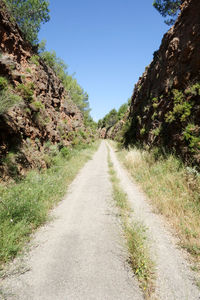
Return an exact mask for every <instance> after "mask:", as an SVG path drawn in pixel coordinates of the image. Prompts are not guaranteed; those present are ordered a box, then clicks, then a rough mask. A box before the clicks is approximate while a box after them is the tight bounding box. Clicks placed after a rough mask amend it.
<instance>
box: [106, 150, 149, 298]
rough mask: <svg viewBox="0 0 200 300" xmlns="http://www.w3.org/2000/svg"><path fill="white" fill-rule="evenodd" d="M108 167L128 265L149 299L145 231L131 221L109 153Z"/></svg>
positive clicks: (129, 211)
mask: <svg viewBox="0 0 200 300" xmlns="http://www.w3.org/2000/svg"><path fill="white" fill-rule="evenodd" d="M108 166H109V174H110V179H111V182H112V187H113V198H114V200H115V202H116V206H117V207H118V208H119V215H120V218H121V222H122V227H123V231H124V235H125V238H126V243H127V248H128V251H129V263H130V266H131V268H132V269H133V271H134V273H135V275H136V276H137V278H138V281H139V284H140V287H141V288H142V290H143V292H144V295H145V298H146V299H150V298H151V295H152V294H153V291H154V284H153V281H154V264H153V262H152V260H151V258H150V254H149V249H148V245H147V242H146V229H145V227H144V226H143V224H142V223H138V222H136V221H134V220H133V216H132V214H131V209H130V206H129V203H128V198H127V194H126V193H125V192H124V191H123V190H122V188H121V186H120V180H119V178H118V177H117V175H116V172H115V170H114V167H113V164H112V162H111V159H110V153H108Z"/></svg>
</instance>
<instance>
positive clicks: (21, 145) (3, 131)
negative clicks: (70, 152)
mask: <svg viewBox="0 0 200 300" xmlns="http://www.w3.org/2000/svg"><path fill="white" fill-rule="evenodd" d="M0 32H1V34H0V51H1V54H0V76H5V77H6V78H7V79H8V81H9V84H10V86H11V87H10V89H11V91H12V93H14V94H16V93H17V94H19V95H21V94H22V92H20V90H19V89H18V86H19V84H23V85H24V86H28V85H29V86H30V85H32V92H33V97H32V99H31V101H30V100H24V101H22V102H21V103H20V104H18V105H15V106H14V107H12V108H10V109H9V110H8V111H7V112H6V113H4V114H0V159H1V160H2V159H3V158H5V156H6V155H7V154H8V152H9V151H10V150H12V149H13V148H15V149H17V151H18V152H19V153H21V157H22V158H21V162H20V159H19V163H18V168H19V172H23V171H22V170H23V169H24V168H30V167H37V166H38V165H39V167H45V166H46V163H45V162H44V160H43V155H42V152H43V150H44V147H45V143H46V142H50V143H51V144H58V143H62V144H63V145H65V146H68V145H70V143H71V138H70V137H69V134H68V133H69V132H74V131H77V130H78V129H80V128H83V129H84V125H83V116H82V114H81V112H80V111H79V109H78V108H77V107H76V105H74V104H73V103H72V101H71V100H70V97H69V95H68V94H67V92H66V91H65V90H64V87H63V85H62V83H61V81H60V80H59V79H58V78H57V76H56V74H55V73H54V71H53V70H52V69H50V68H49V67H48V66H47V65H45V63H44V62H43V61H42V60H41V59H40V58H38V57H36V63H34V62H33V61H32V60H31V57H33V56H35V55H36V53H35V52H34V49H33V48H32V46H31V45H30V44H29V43H28V42H27V41H26V40H25V39H24V37H23V34H22V32H21V31H20V29H19V28H18V26H17V25H16V24H15V23H13V22H11V21H10V19H9V15H8V14H7V12H6V10H5V9H4V8H1V9H0ZM19 156H20V155H19ZM4 171H5V170H4V168H3V164H2V161H1V163H0V172H2V173H4ZM1 175H2V174H1Z"/></svg>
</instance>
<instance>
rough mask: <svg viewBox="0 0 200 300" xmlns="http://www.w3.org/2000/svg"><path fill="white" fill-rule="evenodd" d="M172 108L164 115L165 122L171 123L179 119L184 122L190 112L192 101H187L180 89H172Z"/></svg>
mask: <svg viewBox="0 0 200 300" xmlns="http://www.w3.org/2000/svg"><path fill="white" fill-rule="evenodd" d="M172 93H173V103H174V107H173V110H172V111H170V112H168V113H167V114H166V115H165V116H166V122H168V123H171V122H173V121H175V120H176V121H177V120H180V121H181V122H184V121H186V120H187V118H188V117H189V116H190V114H191V109H192V106H193V102H189V101H187V99H185V96H184V94H183V93H182V92H181V91H178V90H173V91H172Z"/></svg>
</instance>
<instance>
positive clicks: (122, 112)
mask: <svg viewBox="0 0 200 300" xmlns="http://www.w3.org/2000/svg"><path fill="white" fill-rule="evenodd" d="M127 110H128V103H124V104H122V105H121V106H120V108H119V109H118V112H117V114H118V119H119V120H122V119H123V117H124V115H125V113H126V112H127Z"/></svg>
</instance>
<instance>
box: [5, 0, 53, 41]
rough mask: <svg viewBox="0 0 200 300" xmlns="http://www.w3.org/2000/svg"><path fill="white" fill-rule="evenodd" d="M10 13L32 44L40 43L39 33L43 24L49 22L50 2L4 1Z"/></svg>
mask: <svg viewBox="0 0 200 300" xmlns="http://www.w3.org/2000/svg"><path fill="white" fill-rule="evenodd" d="M4 2H5V4H6V6H7V8H8V11H9V12H10V13H11V15H12V17H14V19H15V20H16V22H17V24H18V25H19V27H20V28H21V30H22V31H23V33H24V34H25V36H26V39H27V40H28V41H30V42H31V43H32V44H37V43H38V32H39V30H40V26H41V24H42V23H45V22H48V21H49V18H50V17H49V1H46V0H4Z"/></svg>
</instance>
